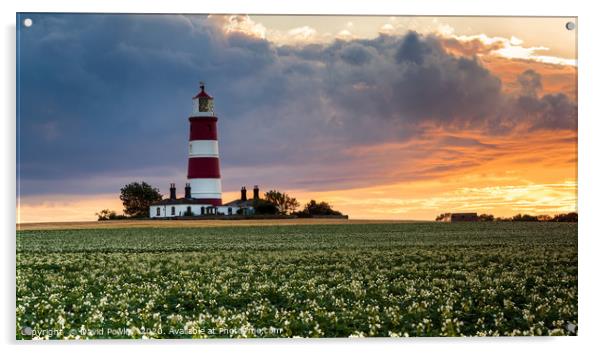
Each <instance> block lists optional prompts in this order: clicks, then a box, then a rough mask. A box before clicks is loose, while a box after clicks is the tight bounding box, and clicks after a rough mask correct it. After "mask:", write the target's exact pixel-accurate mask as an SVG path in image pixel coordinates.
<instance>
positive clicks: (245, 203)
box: [222, 199, 253, 207]
mask: <svg viewBox="0 0 602 353" xmlns="http://www.w3.org/2000/svg"><path fill="white" fill-rule="evenodd" d="M222 206H235V207H253V199H251V200H244V201H243V200H241V199H238V200H234V201H230V202H228V203H225V204H223V205H222Z"/></svg>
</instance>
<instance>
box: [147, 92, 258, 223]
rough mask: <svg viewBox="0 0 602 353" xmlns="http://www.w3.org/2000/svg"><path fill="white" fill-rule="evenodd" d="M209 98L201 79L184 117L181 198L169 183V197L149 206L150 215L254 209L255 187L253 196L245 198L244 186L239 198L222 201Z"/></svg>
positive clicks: (248, 211)
mask: <svg viewBox="0 0 602 353" xmlns="http://www.w3.org/2000/svg"><path fill="white" fill-rule="evenodd" d="M213 107H214V105H213V97H211V96H210V95H209V93H207V92H206V91H205V84H204V83H203V82H201V85H200V92H198V93H197V94H196V95H195V96H194V97H192V112H191V114H190V116H189V117H188V122H189V125H190V131H189V134H188V176H187V180H186V181H187V182H186V185H185V187H184V197H181V198H178V197H177V192H176V184H175V183H171V184H170V186H169V198H166V199H163V200H160V201H157V202H154V203H152V204H151V205H150V209H149V214H150V217H151V218H179V217H201V218H203V217H205V218H206V217H221V216H228V217H236V216H249V215H252V214H254V212H255V202H257V201H258V199H259V188H258V187H257V186H255V188H254V189H253V199H252V200H248V199H247V189H246V187H245V186H243V187H242V188H241V191H240V192H241V194H240V195H241V196H240V199H237V200H233V201H230V202H228V203H226V204H222V180H221V174H220V168H219V149H218V143H217V117H216V116H215V113H214V111H213V109H214V108H213Z"/></svg>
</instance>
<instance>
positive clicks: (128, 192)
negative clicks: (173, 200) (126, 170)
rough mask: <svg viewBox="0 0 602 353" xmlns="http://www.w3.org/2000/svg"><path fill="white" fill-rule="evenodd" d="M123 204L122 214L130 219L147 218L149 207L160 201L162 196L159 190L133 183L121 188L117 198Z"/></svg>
mask: <svg viewBox="0 0 602 353" xmlns="http://www.w3.org/2000/svg"><path fill="white" fill-rule="evenodd" d="M119 198H120V199H121V201H122V202H123V212H124V213H125V214H127V215H129V216H131V217H149V206H150V205H151V204H152V203H153V202H156V201H161V199H163V195H161V193H159V189H156V188H153V187H152V186H150V185H149V184H147V183H146V182H144V181H143V182H140V183H139V182H133V183H129V184H127V185H126V186H124V187H122V188H121V195H120V196H119Z"/></svg>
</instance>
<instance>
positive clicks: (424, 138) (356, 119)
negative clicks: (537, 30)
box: [18, 14, 576, 194]
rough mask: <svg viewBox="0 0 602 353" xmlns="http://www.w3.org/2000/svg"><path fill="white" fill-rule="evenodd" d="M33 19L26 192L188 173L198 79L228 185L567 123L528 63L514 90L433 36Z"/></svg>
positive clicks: (23, 121)
mask: <svg viewBox="0 0 602 353" xmlns="http://www.w3.org/2000/svg"><path fill="white" fill-rule="evenodd" d="M33 20H34V22H35V23H36V26H33V27H32V28H31V29H30V30H29V29H28V30H27V31H23V32H22V33H21V37H20V43H19V48H20V53H21V57H20V62H19V65H20V67H19V70H20V82H19V88H20V95H21V96H20V102H21V107H20V131H19V136H18V143H19V147H18V148H19V155H20V158H19V161H18V168H19V176H20V180H21V186H22V187H21V191H22V192H23V193H25V194H28V193H36V194H43V193H48V194H51V193H52V194H55V193H75V192H79V193H81V192H82V189H88V190H93V192H95V193H103V192H112V191H114V190H118V188H119V186H120V185H122V184H123V183H126V182H130V181H132V180H136V179H144V180H147V181H149V182H151V183H154V184H158V186H160V187H162V186H163V185H164V184H166V181H167V179H168V178H176V177H178V176H179V175H183V174H184V172H185V171H184V169H185V166H186V158H187V156H186V152H187V137H188V136H187V128H188V126H187V117H188V115H189V113H190V106H191V104H190V100H191V97H192V96H193V95H194V93H195V90H196V89H197V83H198V80H204V81H205V82H206V83H207V87H208V90H209V91H210V92H211V93H212V95H213V96H215V97H216V109H217V113H218V116H219V118H220V120H219V133H220V153H221V162H222V166H223V173H222V174H223V175H224V188H225V189H226V190H234V189H237V188H238V187H239V186H240V185H241V184H242V183H246V184H249V183H260V184H268V185H282V186H284V187H296V186H299V187H308V188H322V189H326V188H337V187H342V186H343V185H353V186H361V185H367V184H371V183H372V184H373V183H380V182H392V181H395V180H397V181H399V180H408V179H410V178H421V177H423V178H427V177H434V176H437V175H441V174H442V173H449V172H450V171H461V170H465V169H466V168H471V167H474V166H478V165H479V163H482V162H483V160H479V159H475V160H461V158H459V156H462V155H463V154H465V153H470V152H467V151H458V150H455V149H456V148H460V147H463V148H485V147H484V146H486V145H487V142H486V141H482V139H475V140H474V141H472V140H469V139H466V140H457V139H453V138H449V139H447V140H445V139H444V140H441V141H439V142H440V143H441V144H440V145H437V146H438V148H439V149H441V150H443V151H444V152H441V153H442V154H445V153H448V155H447V156H446V158H449V159H448V160H447V162H445V161H441V162H440V163H439V164H438V165H428V163H425V164H424V165H423V164H420V165H419V166H413V165H412V163H411V161H417V160H420V158H426V157H427V156H428V153H432V152H433V150H425V151H424V154H416V155H413V154H412V152H413V151H411V149H413V148H415V146H416V145H408V147H407V148H408V149H410V151H405V152H404V153H401V152H397V153H398V155H396V156H393V157H395V158H398V159H399V160H395V163H392V162H391V157H392V156H391V155H389V156H382V158H376V159H375V158H371V157H362V156H358V155H355V154H353V153H348V152H349V151H354V149H356V148H359V147H370V146H379V145H383V144H405V143H410V142H413V143H417V144H420V143H426V144H428V133H429V131H432V129H445V130H446V131H449V132H454V131H455V132H457V131H462V130H464V129H471V130H478V131H481V133H482V134H483V135H484V136H488V135H492V136H496V135H500V134H511V133H516V132H517V131H530V132H537V131H547V130H555V129H569V130H574V129H575V124H576V104H575V102H574V101H573V100H572V99H571V98H569V97H568V96H567V95H565V94H563V93H555V94H542V90H541V88H540V85H539V86H538V84H537V80H538V76H537V73H536V72H535V71H533V72H528V73H527V72H525V73H523V74H522V75H520V76H518V77H517V78H516V81H517V82H518V83H517V85H521V86H520V87H522V91H519V92H518V93H508V92H506V91H505V90H504V89H503V84H502V81H501V80H500V79H499V77H497V76H496V75H495V74H494V73H492V72H491V71H490V70H488V69H487V68H486V67H485V66H483V64H482V62H481V61H480V60H479V59H478V58H477V57H467V56H457V55H453V54H452V53H450V52H449V51H448V50H446V48H447V47H446V44H445V43H444V42H442V40H441V38H440V37H437V36H434V35H426V36H425V35H421V34H418V33H416V32H409V33H407V34H405V35H382V36H379V37H377V38H374V39H353V38H352V37H350V36H347V35H346V36H345V40H335V41H333V42H331V43H323V44H309V45H284V46H277V45H275V44H274V43H272V42H270V41H268V40H266V39H265V38H266V34H265V31H266V29H265V28H264V27H263V26H261V25H260V24H257V23H255V22H253V21H251V20H250V19H249V18H248V17H246V16H210V17H207V16H171V15H169V16H168V15H161V16H152V15H144V16H139V15H81V14H80V15H60V14H56V15H47V14H44V15H36V16H35V17H34V18H33ZM73 28H77V29H78V30H77V31H74V30H73ZM312 33H313V32H312V31H311V29H307V28H305V29H303V28H302V29H300V30H299V31H298V33H297V34H298V35H301V36H304V35H308V36H310V35H312ZM41 58H43V60H42V59H41ZM539 82H540V84H541V80H539ZM527 91H528V92H527ZM527 93H529V94H527ZM49 122H52V123H51V125H44V124H49ZM44 126H50V127H51V128H52V129H54V130H52V129H51V130H50V132H51V133H50V135H46V136H49V137H51V138H42V139H40V138H38V136H39V131H40V128H41V127H44ZM521 129H522V130H521ZM52 136H54V138H52ZM459 145H460V146H459ZM449 151H451V152H449ZM454 153H456V154H455V155H454ZM387 157H388V158H387ZM403 158H407V160H404V159H403ZM454 158H457V160H454ZM400 165H401V166H404V168H406V170H404V171H403V172H400V171H399V166H400ZM182 178H183V177H182ZM174 181H177V182H178V181H179V182H180V183H182V182H183V181H184V180H183V179H181V180H180V179H178V180H174ZM73 185H78V187H77V188H74V187H73Z"/></svg>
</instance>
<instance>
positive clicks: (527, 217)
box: [512, 213, 537, 222]
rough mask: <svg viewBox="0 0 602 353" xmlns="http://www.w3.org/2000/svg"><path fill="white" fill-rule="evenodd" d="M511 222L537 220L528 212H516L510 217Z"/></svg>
mask: <svg viewBox="0 0 602 353" xmlns="http://www.w3.org/2000/svg"><path fill="white" fill-rule="evenodd" d="M512 221H513V222H537V217H535V216H531V215H528V214H520V213H519V214H517V215H516V216H514V217H512Z"/></svg>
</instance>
